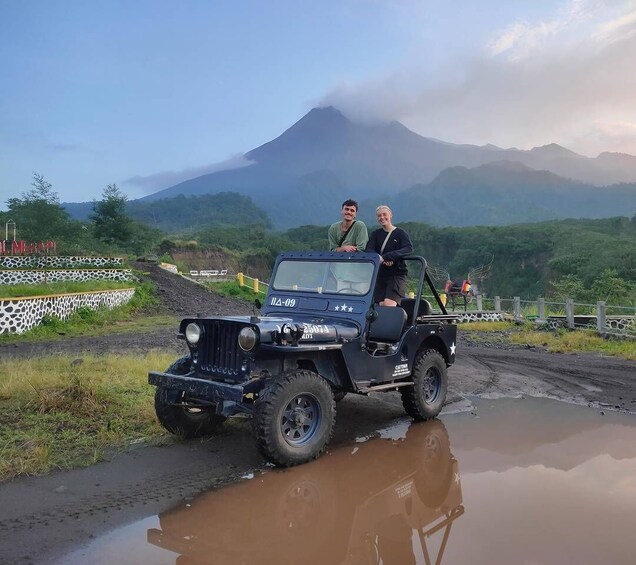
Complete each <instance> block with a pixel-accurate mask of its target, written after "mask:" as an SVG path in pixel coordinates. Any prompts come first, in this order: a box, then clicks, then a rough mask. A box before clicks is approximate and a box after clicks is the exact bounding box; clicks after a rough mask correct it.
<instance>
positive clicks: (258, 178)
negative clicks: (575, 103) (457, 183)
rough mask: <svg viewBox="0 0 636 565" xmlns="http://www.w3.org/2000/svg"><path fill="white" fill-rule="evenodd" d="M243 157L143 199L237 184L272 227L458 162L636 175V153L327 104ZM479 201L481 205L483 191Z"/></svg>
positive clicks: (330, 211)
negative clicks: (424, 131)
mask: <svg viewBox="0 0 636 565" xmlns="http://www.w3.org/2000/svg"><path fill="white" fill-rule="evenodd" d="M244 158H245V159H246V160H248V161H249V162H250V163H251V164H250V165H248V166H245V167H241V168H238V169H228V170H223V171H217V172H214V173H210V174H206V175H203V176H199V177H196V178H193V179H190V180H187V181H185V182H182V183H180V184H177V185H175V186H172V187H169V188H166V189H164V190H162V191H159V192H157V193H155V194H152V195H149V196H146V197H144V198H143V199H141V200H142V201H153V200H158V199H162V198H171V197H175V196H177V195H179V194H184V195H202V194H214V193H218V192H227V191H232V192H238V193H240V194H244V195H247V196H249V197H251V198H252V200H253V201H254V203H255V204H256V205H257V206H259V207H260V208H262V209H263V210H264V211H265V212H266V213H267V214H268V216H269V217H270V218H271V219H272V221H273V224H274V227H276V228H279V229H284V228H287V227H291V226H297V225H301V224H308V223H327V222H329V221H333V220H335V219H337V218H338V216H339V209H340V203H341V202H342V201H343V200H344V199H346V198H348V197H352V198H356V199H358V200H363V199H370V200H373V201H374V202H375V201H378V200H379V199H382V200H387V199H389V200H391V199H392V197H395V195H396V194H398V193H399V192H401V191H404V190H405V189H407V188H408V187H412V186H415V185H417V186H420V187H421V186H425V185H426V184H428V183H430V182H432V181H435V182H436V183H437V184H438V185H439V184H440V183H442V184H443V183H445V182H447V181H448V180H449V177H450V178H452V175H457V174H460V173H457V172H455V173H445V175H443V176H442V178H441V179H440V177H439V176H438V175H440V173H442V171H445V169H449V168H450V169H453V168H455V167H464V168H465V169H473V168H475V167H478V166H480V165H486V164H488V163H493V162H503V161H513V162H517V163H521V164H523V165H525V166H527V167H530V168H532V169H536V170H537V171H550V172H552V173H554V174H555V175H559V176H560V177H564V179H563V180H559V181H558V182H560V183H565V185H564V186H575V185H576V184H577V182H578V183H579V184H580V183H593V184H600V185H605V184H612V183H617V182H634V181H636V157H633V156H631V155H621V154H615V153H603V154H601V155H599V157H597V158H595V159H591V158H588V157H584V156H582V155H578V154H577V153H575V152H573V151H570V150H569V149H566V148H564V147H561V146H559V145H557V144H548V145H544V146H542V147H535V148H533V149H531V150H528V151H526V150H519V149H502V148H499V147H496V146H494V145H484V146H476V145H458V144H453V143H446V142H443V141H439V140H436V139H432V138H427V137H423V136H421V135H418V134H416V133H414V132H412V131H411V130H409V129H408V128H406V127H405V126H404V125H402V124H400V123H399V122H387V123H379V124H366V123H356V122H353V121H351V120H349V119H348V118H347V117H346V116H344V115H343V114H342V113H341V112H340V111H338V110H337V109H336V108H333V107H331V106H330V107H327V108H314V109H313V110H311V111H310V112H309V113H307V114H306V115H305V116H303V117H302V118H301V119H300V120H299V121H298V122H296V123H295V124H293V125H292V126H291V127H290V128H289V129H287V130H286V131H284V132H283V133H282V134H281V135H280V136H278V137H277V138H275V139H273V140H272V141H270V142H268V143H265V144H264V145H261V146H260V147H257V148H255V149H253V150H251V151H249V152H247V153H246V154H245V155H244ZM499 167H500V168H501V167H502V165H499ZM474 174H475V173H472V175H473V176H474ZM460 176H461V174H460ZM536 178H539V177H536ZM519 179H520V180H522V179H521V177H519ZM565 179H573V180H565ZM502 182H503V181H502ZM416 192H417V191H416ZM409 194H412V193H411V192H407V193H406V196H408V195H409ZM403 196H404V194H402V195H401V196H400V198H402V197H403ZM528 200H529V201H531V200H532V199H530V198H528ZM481 205H486V204H485V203H484V201H483V199H482V201H481ZM552 206H553V204H552V203H544V202H541V201H539V200H535V201H534V202H533V204H532V207H531V208H530V209H529V210H528V211H530V210H534V212H533V213H534V214H535V215H536V216H540V217H549V213H550V210H551V208H552ZM491 215H492V216H493V217H495V216H497V213H496V212H494V211H493V212H492V214H491ZM508 215H509V214H504V216H508ZM485 216H488V214H485ZM555 217H556V216H555Z"/></svg>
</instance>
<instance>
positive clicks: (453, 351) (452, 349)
mask: <svg viewBox="0 0 636 565" xmlns="http://www.w3.org/2000/svg"><path fill="white" fill-rule="evenodd" d="M455 349H457V346H456V345H455V342H453V345H451V346H450V350H451V355H455Z"/></svg>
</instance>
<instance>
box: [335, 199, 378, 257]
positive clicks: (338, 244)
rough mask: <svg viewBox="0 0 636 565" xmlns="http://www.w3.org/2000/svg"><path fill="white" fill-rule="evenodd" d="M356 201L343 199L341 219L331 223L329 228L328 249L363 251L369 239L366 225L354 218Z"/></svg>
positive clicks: (349, 251)
mask: <svg viewBox="0 0 636 565" xmlns="http://www.w3.org/2000/svg"><path fill="white" fill-rule="evenodd" d="M357 214H358V203H357V202H356V201H355V200H351V199H349V200H345V201H344V202H343V203H342V221H341V222H336V223H335V224H331V227H330V228H329V232H328V237H329V249H330V250H331V251H343V252H345V253H352V252H354V251H364V248H365V247H366V245H367V241H369V234H368V233H367V226H365V225H364V222H362V221H360V220H356V215H357Z"/></svg>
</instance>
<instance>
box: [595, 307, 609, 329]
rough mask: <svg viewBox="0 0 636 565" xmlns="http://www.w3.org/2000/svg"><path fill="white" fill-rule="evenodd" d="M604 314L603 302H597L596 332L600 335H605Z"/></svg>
mask: <svg viewBox="0 0 636 565" xmlns="http://www.w3.org/2000/svg"><path fill="white" fill-rule="evenodd" d="M606 313H607V311H606V309H605V302H604V301H602V300H599V301H598V302H597V303H596V331H597V332H598V333H599V334H601V335H603V334H605V333H607V325H606V324H607V321H606V319H605V314H606Z"/></svg>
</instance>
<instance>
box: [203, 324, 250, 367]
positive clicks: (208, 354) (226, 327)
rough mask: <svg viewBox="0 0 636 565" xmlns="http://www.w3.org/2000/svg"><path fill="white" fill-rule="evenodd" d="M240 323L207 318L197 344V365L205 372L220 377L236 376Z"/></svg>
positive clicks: (239, 358)
mask: <svg viewBox="0 0 636 565" xmlns="http://www.w3.org/2000/svg"><path fill="white" fill-rule="evenodd" d="M241 328H242V326H241V325H240V324H236V323H231V322H227V321H225V320H209V321H207V322H206V324H205V331H204V335H203V340H202V343H201V344H200V345H199V366H200V367H201V369H202V370H203V371H205V372H206V373H212V374H214V375H217V376H220V377H230V378H232V377H234V378H236V377H238V376H239V375H240V372H241V357H242V356H241V354H240V350H239V346H238V334H239V332H240V331H241Z"/></svg>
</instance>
